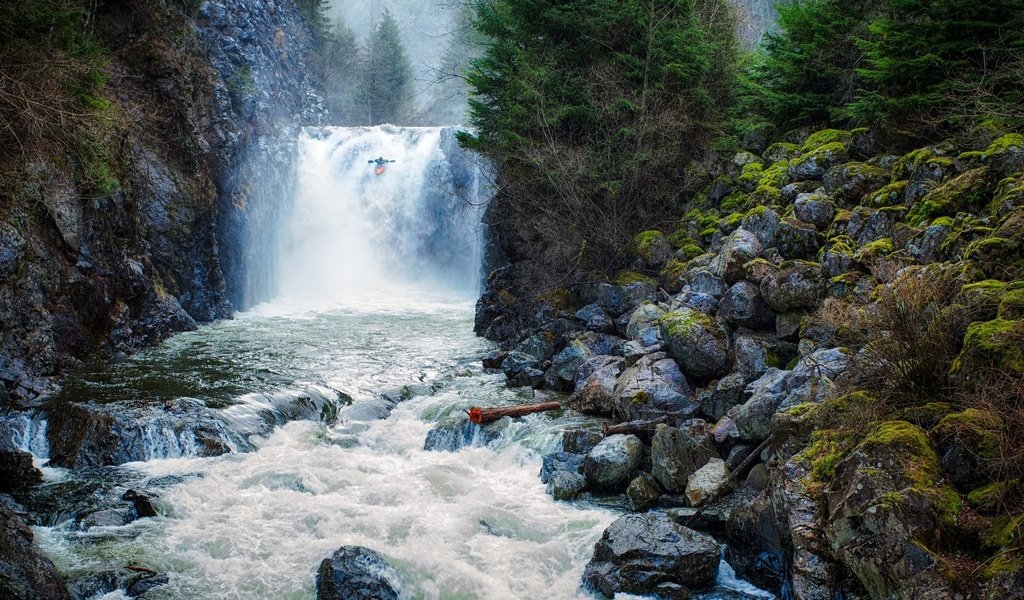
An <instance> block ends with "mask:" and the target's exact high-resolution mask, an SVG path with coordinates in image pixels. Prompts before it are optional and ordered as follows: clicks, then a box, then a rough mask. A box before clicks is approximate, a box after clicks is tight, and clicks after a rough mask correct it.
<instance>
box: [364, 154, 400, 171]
mask: <svg viewBox="0 0 1024 600" xmlns="http://www.w3.org/2000/svg"><path fill="white" fill-rule="evenodd" d="M366 162H367V163H369V164H376V165H377V167H376V168H375V169H374V170H373V172H374V173H376V174H378V175H380V174H381V173H383V172H384V169H385V167H384V165H386V164H388V163H393V162H395V161H393V160H388V159H386V158H384V157H383V156H378V157H377V158H375V159H373V160H368V161H366Z"/></svg>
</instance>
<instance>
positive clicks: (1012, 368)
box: [953, 319, 1024, 377]
mask: <svg viewBox="0 0 1024 600" xmlns="http://www.w3.org/2000/svg"><path fill="white" fill-rule="evenodd" d="M991 368H995V369H1000V370H1002V371H1005V372H1007V373H1013V374H1018V375H1020V374H1024V321H1009V320H1006V319H993V320H991V321H983V322H975V323H971V324H970V325H968V326H967V334H966V335H964V348H963V351H961V353H960V356H959V357H957V359H956V361H955V362H954V363H953V372H954V373H956V374H958V375H959V376H960V377H969V376H971V375H973V374H975V373H977V372H981V371H983V370H985V369H991Z"/></svg>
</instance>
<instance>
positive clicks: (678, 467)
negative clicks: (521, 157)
mask: <svg viewBox="0 0 1024 600" xmlns="http://www.w3.org/2000/svg"><path fill="white" fill-rule="evenodd" d="M1022 167H1024V137H1022V136H1020V135H1017V134H1007V135H1001V136H1000V135H992V136H990V137H989V138H988V139H987V140H985V141H984V142H983V143H982V144H981V146H980V147H977V148H963V147H957V145H956V144H955V143H953V142H947V143H942V144H937V145H934V146H929V147H925V148H920V149H917V150H914V151H912V152H907V153H897V154H890V153H887V152H886V149H885V148H884V146H883V145H882V144H881V143H880V142H879V141H878V139H877V138H876V136H875V135H874V134H873V133H872V132H871V131H868V130H854V131H840V130H824V131H819V132H816V133H811V132H808V131H797V132H792V133H790V134H787V136H786V138H785V139H783V140H781V141H779V142H778V143H775V144H772V145H770V146H761V147H758V148H750V149H747V150H744V151H741V152H739V153H738V154H736V155H735V156H734V157H730V158H728V159H722V160H720V161H718V162H716V163H715V164H714V165H712V166H710V167H707V168H706V170H707V172H708V176H707V182H708V183H707V188H706V189H705V190H704V192H703V193H702V194H699V195H698V196H696V197H694V198H693V199H692V201H691V205H692V206H693V208H692V210H690V211H689V212H687V213H686V214H685V215H682V216H681V218H680V221H679V225H678V229H676V230H675V231H670V232H663V231H655V230H651V231H646V232H643V233H641V234H639V235H638V236H636V238H635V239H634V240H633V246H634V256H635V264H634V265H633V266H632V269H631V270H628V271H620V272H618V273H616V274H614V276H612V277H609V278H608V279H607V280H606V281H603V282H597V283H586V284H580V285H576V286H573V287H568V288H561V289H556V290H547V291H545V292H543V293H539V294H538V293H537V292H536V290H531V289H529V286H528V284H526V283H524V282H523V281H522V279H514V278H513V275H512V274H513V273H515V272H516V269H515V268H511V269H506V268H502V269H498V270H495V271H494V272H493V273H491V276H490V277H489V281H488V289H487V291H486V292H485V293H484V295H483V296H482V297H481V299H480V301H479V303H478V306H477V321H476V328H477V331H478V333H480V334H482V335H485V336H486V337H488V338H491V339H494V340H497V341H499V342H500V344H501V349H500V350H496V351H494V352H492V353H491V354H489V355H488V356H486V357H485V358H484V366H485V367H488V368H493V369H501V370H502V371H504V373H505V374H506V375H507V377H508V382H509V385H512V386H523V387H525V386H530V387H533V388H537V389H546V390H552V391H554V392H564V393H566V394H568V396H567V398H566V400H565V404H566V406H567V407H568V408H571V409H573V410H575V411H579V412H582V413H586V414H590V415H595V416H597V417H600V418H603V419H605V420H606V422H607V424H608V426H609V429H608V430H606V431H605V432H600V431H594V430H582V429H576V430H574V429H573V428H572V427H568V428H567V430H566V431H565V434H564V438H563V444H562V448H561V450H560V451H559V452H556V453H553V454H551V455H549V456H546V457H545V458H544V466H543V469H542V472H541V478H542V480H543V481H544V482H545V483H546V484H547V486H548V490H549V492H550V493H551V494H552V495H553V496H554V497H555V498H556V499H559V500H574V499H579V498H600V497H608V496H613V497H617V498H618V500H617V503H618V505H620V506H625V507H628V508H630V509H631V510H632V511H633V512H632V513H630V514H627V515H626V516H624V517H622V519H620V520H619V521H617V522H616V523H615V524H613V525H612V526H611V527H610V528H609V530H608V531H607V532H606V533H605V536H604V538H603V539H602V540H601V542H600V543H599V544H598V546H597V548H596V549H595V552H594V559H593V561H592V562H591V564H590V565H589V566H588V568H587V571H586V575H585V576H584V579H585V581H586V583H587V585H589V586H591V587H592V588H594V589H596V590H598V591H600V592H602V593H604V594H606V595H609V596H611V595H613V594H614V593H616V592H631V593H645V594H654V595H657V596H661V597H672V598H675V597H687V594H689V592H691V591H699V590H700V589H701V588H702V587H706V586H707V585H708V583H709V579H708V576H709V573H713V572H714V569H715V568H716V567H717V564H718V563H717V548H716V547H713V546H714V544H712V543H711V542H710V541H709V540H710V538H706V537H705V536H703V535H702V534H699V533H696V532H693V531H691V530H690V529H688V528H687V526H684V525H681V524H680V522H679V521H678V520H673V517H672V513H671V511H690V513H689V514H694V513H695V512H697V511H695V510H694V507H701V508H704V507H706V506H710V508H707V509H706V510H705V511H704V512H703V513H701V514H700V515H698V516H697V518H694V519H692V521H691V520H687V521H685V523H687V524H688V527H690V528H696V529H703V530H704V532H705V533H707V534H711V535H713V536H715V539H717V540H718V541H719V542H722V543H725V544H727V546H728V549H727V559H728V560H729V562H730V564H731V565H732V566H734V567H735V569H736V571H737V572H738V573H739V574H740V575H742V576H744V577H746V578H748V579H750V580H751V581H753V582H755V583H756V584H758V585H760V586H762V587H764V588H767V589H769V590H772V591H773V592H775V593H781V592H782V591H783V590H786V593H787V594H791V595H792V597H795V598H799V599H810V598H831V597H843V598H851V599H852V598H873V599H878V600H882V599H886V600H889V599H893V598H906V599H910V598H989V597H1006V598H1024V591H1022V590H1024V555H1022V553H1021V551H1020V540H1021V539H1022V534H1024V530H1022V528H1021V525H1022V523H1024V498H1022V496H1021V488H1020V483H1019V482H1020V480H1021V479H1020V478H1021V477H1024V473H1022V472H1021V469H1020V468H1018V467H1015V466H1013V465H1014V464H1017V463H1013V459H1012V458H1011V457H1012V456H1019V452H1020V450H1021V448H1022V446H1024V444H1022V443H1021V442H1022V440H1021V438H1020V437H1019V434H1018V433H1016V429H1017V428H1019V419H1021V418H1024V414H1022V413H1021V410H1020V407H1021V406H1024V397H1022V395H1024V393H1022V392H1024V360H1022V354H1021V348H1022V347H1024V320H1022V318H1024V308H1022V307H1024V302H1022V298H1024V169H1022ZM1015 422H1016V423H1018V425H1014V424H1013V423H1015ZM475 433H476V432H474V431H465V432H460V436H461V437H462V438H466V439H468V438H469V437H471V436H472V435H475ZM606 434H611V435H606ZM740 497H742V498H743V500H742V501H740V502H736V501H733V500H731V499H732V498H740ZM645 511H650V512H645ZM666 511H669V512H666ZM633 513H635V514H633ZM709 513H710V514H709ZM676 516H677V517H678V516H679V515H678V514H677V515H676ZM680 518H681V517H680ZM691 554H692V555H694V556H698V557H699V559H698V558H693V559H686V560H683V561H681V562H680V561H678V559H679V558H680V557H685V556H691ZM712 578H713V576H712Z"/></svg>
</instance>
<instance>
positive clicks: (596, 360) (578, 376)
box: [573, 355, 625, 389]
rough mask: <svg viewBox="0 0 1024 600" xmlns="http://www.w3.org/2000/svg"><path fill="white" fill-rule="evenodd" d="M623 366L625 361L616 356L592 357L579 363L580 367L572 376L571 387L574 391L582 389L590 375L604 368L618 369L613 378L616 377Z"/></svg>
mask: <svg viewBox="0 0 1024 600" xmlns="http://www.w3.org/2000/svg"><path fill="white" fill-rule="evenodd" d="M624 366H625V361H624V360H623V359H622V358H620V357H618V356H609V355H600V356H592V357H590V358H588V359H587V360H585V361H583V362H582V363H580V366H578V367H576V372H575V373H574V374H573V385H574V386H575V388H576V389H580V388H582V387H583V385H584V384H585V383H586V381H587V379H588V378H589V377H590V376H591V375H593V374H594V373H595V372H597V371H599V370H601V369H604V368H606V367H614V368H615V369H618V371H616V372H615V376H616V377H618V376H619V373H621V372H622V369H623V368H624Z"/></svg>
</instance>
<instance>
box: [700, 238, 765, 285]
mask: <svg viewBox="0 0 1024 600" xmlns="http://www.w3.org/2000/svg"><path fill="white" fill-rule="evenodd" d="M761 250H762V247H761V242H760V240H758V239H757V236H756V235H754V234H753V233H751V232H750V231H747V230H746V229H743V228H742V227H741V228H739V229H737V230H736V231H734V232H732V233H731V234H729V236H728V237H726V238H725V240H724V242H723V243H722V249H721V250H719V252H718V255H717V256H716V257H715V259H714V260H712V261H711V265H710V266H709V268H710V269H711V272H712V273H714V274H715V275H717V276H719V277H721V278H723V279H724V280H725V281H726V282H727V283H732V282H735V281H739V280H740V279H742V278H743V265H745V264H747V263H748V262H750V261H752V260H754V259H755V258H757V257H758V256H760V255H761Z"/></svg>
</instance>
